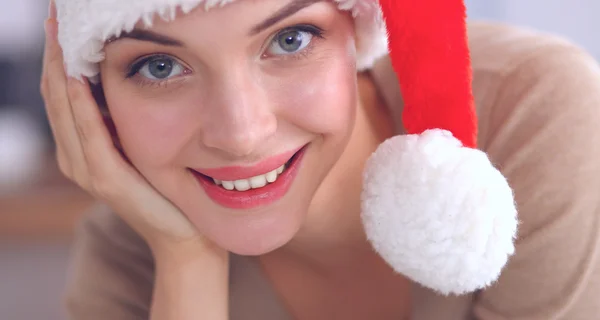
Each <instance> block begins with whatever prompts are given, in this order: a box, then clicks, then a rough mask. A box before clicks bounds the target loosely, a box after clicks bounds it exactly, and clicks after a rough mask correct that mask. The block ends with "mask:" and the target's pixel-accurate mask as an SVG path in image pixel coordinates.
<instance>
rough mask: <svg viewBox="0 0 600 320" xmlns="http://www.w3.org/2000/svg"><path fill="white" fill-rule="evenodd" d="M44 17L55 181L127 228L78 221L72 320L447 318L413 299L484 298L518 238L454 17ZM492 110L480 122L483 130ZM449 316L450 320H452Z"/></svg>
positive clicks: (430, 4) (366, 0) (106, 12)
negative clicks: (59, 174) (58, 172)
mask: <svg viewBox="0 0 600 320" xmlns="http://www.w3.org/2000/svg"><path fill="white" fill-rule="evenodd" d="M431 8H436V9H435V10H432V9H431ZM51 11H52V10H51ZM57 11H58V12H57V13H58V16H57V19H58V24H57V21H56V19H55V17H51V19H49V22H48V23H47V30H48V39H49V41H48V48H47V60H46V65H47V67H46V75H45V77H44V78H43V79H44V80H43V83H42V90H43V92H44V95H45V97H46V101H47V104H48V106H47V108H48V112H49V117H50V120H51V122H52V124H53V129H54V134H55V137H57V144H58V146H59V148H58V150H59V153H58V159H59V162H60V163H61V168H62V170H63V172H64V173H65V174H66V175H67V176H68V177H70V178H71V179H72V180H74V181H76V182H77V183H78V184H79V185H80V186H82V187H83V188H84V189H86V190H88V191H89V192H90V193H92V194H93V195H94V196H95V197H97V198H98V199H99V200H100V201H102V202H103V203H105V204H107V205H108V207H110V210H111V211H112V212H115V213H116V214H117V215H118V216H119V218H117V217H116V216H115V215H114V214H113V213H110V212H109V213H107V212H106V211H103V210H101V211H98V212H94V213H91V214H90V216H89V217H88V218H86V220H85V223H84V225H83V227H82V231H81V233H80V235H79V238H78V242H77V243H78V248H77V249H76V252H75V255H74V262H73V265H74V267H73V272H74V273H73V278H72V279H73V280H72V285H71V286H70V288H71V289H70V291H69V303H70V304H69V306H70V307H69V310H70V312H71V313H72V315H73V317H75V318H86V319H88V318H89V316H90V314H91V313H94V312H100V313H99V314H102V318H107V312H114V314H113V313H110V316H109V317H110V318H111V319H119V317H120V318H122V319H131V318H143V319H146V318H152V319H188V318H189V319H196V318H198V317H201V318H206V319H215V320H218V319H227V318H228V317H229V315H230V316H231V317H232V318H233V319H278V320H279V319H287V318H297V319H311V320H312V319H338V318H340V319H404V318H407V317H409V315H410V314H411V313H412V314H413V315H414V316H415V318H414V319H417V320H421V319H430V318H431V319H439V318H440V317H439V316H437V317H435V316H432V317H430V318H427V316H426V315H424V313H423V310H425V309H426V308H423V307H422V306H423V305H427V303H423V300H422V296H421V295H412V292H411V291H410V288H411V286H410V284H411V282H416V283H419V284H420V286H419V288H420V289H423V287H425V288H427V289H428V290H431V291H434V292H438V293H442V294H449V293H454V294H465V295H466V296H465V297H467V299H468V298H469V297H471V296H469V295H467V294H471V293H473V292H483V293H486V292H490V293H492V294H493V292H494V291H493V289H488V286H489V285H490V284H491V283H493V282H495V281H496V280H497V279H498V278H499V277H500V273H501V272H502V270H503V269H504V267H505V264H506V263H507V261H508V258H509V257H510V256H511V255H513V254H514V252H515V247H514V244H513V240H514V238H515V233H516V226H517V217H516V208H515V203H514V199H513V192H512V190H511V188H510V187H509V186H508V183H507V180H506V179H505V178H504V177H503V175H502V174H501V173H500V171H498V170H497V169H495V168H494V166H493V165H492V161H490V160H489V159H488V156H487V154H485V153H484V152H483V151H480V150H478V149H476V147H481V148H482V149H483V150H485V148H483V147H486V146H487V144H486V143H490V139H492V138H497V137H495V136H492V133H493V132H497V131H498V130H494V129H493V128H492V127H490V126H483V130H482V131H478V130H477V129H478V128H477V126H478V123H479V122H478V121H477V117H476V112H475V111H476V110H475V104H474V98H473V92H472V87H471V83H472V78H471V70H472V69H471V67H472V66H471V65H470V58H471V56H470V52H469V47H468V46H467V41H466V36H467V28H466V24H465V21H464V15H465V7H464V4H463V3H462V1H460V0H453V1H448V0H427V1H425V0H420V1H415V0H402V1H400V0H395V1H394V0H380V1H375V0H358V1H356V0H352V1H351V0H336V1H308V0H287V1H281V0H262V1H250V0H238V1H227V0H221V1H201V0H178V1H171V0H169V1H167V0H129V1H123V0H87V1H82V0H57ZM83 21H85V22H83ZM384 21H385V23H384ZM82 24H83V25H82ZM56 26H58V32H57V30H56ZM386 28H387V29H386ZM57 36H58V40H59V42H60V46H61V48H62V52H61V51H60V50H59V49H58V45H57V43H56V41H55V40H56V37H57ZM388 36H389V39H388ZM496 38H497V37H496V36H490V37H487V39H496ZM500 38H503V37H500ZM388 40H389V49H390V61H387V60H386V58H385V57H384V55H385V53H386V52H387V49H388ZM481 46H483V47H485V44H482V45H481ZM474 48H475V49H477V48H479V47H474ZM500 57H502V55H498V56H495V59H500ZM475 58H476V60H474V61H475V62H476V63H480V62H481V61H489V59H487V58H485V57H482V56H481V55H479V56H476V57H475ZM63 61H64V63H65V66H66V73H67V76H68V79H69V81H65V74H64V68H63ZM493 61H496V60H493ZM506 65H511V66H513V65H514V64H513V63H512V62H506ZM392 66H393V67H392ZM475 66H479V69H476V70H482V69H485V70H488V69H486V68H485V66H481V65H477V64H475ZM394 71H395V73H394ZM507 74H510V72H508V73H504V72H502V71H498V72H497V73H494V74H493V79H494V81H491V80H490V81H489V82H485V83H491V84H494V85H496V86H497V87H498V88H500V87H503V84H504V82H503V81H504V80H502V81H500V80H499V79H498V78H497V77H500V75H502V76H503V77H504V76H506V75H507ZM395 76H397V77H398V78H399V80H400V81H399V84H400V86H398V82H397V79H396V78H394V77H395ZM75 78H79V79H85V80H89V81H90V82H91V84H90V85H88V84H87V81H83V82H79V81H76V80H74V79H75ZM66 82H67V84H65V83H66ZM90 86H91V88H90ZM526 86H527V87H529V84H527V85H526ZM498 88H496V89H497V90H499V89H498ZM90 89H91V90H90ZM479 90H481V89H479ZM92 92H93V93H95V94H96V96H95V97H96V99H93V97H92V94H91V93H92ZM400 92H401V95H400ZM479 92H481V91H479ZM400 96H401V98H400ZM492 96H494V97H496V96H497V95H492ZM380 98H383V100H382V99H380ZM492 100H493V101H494V102H492ZM495 101H496V100H494V99H489V101H487V102H486V101H484V102H485V103H478V108H479V109H478V110H477V112H478V113H483V114H495V113H492V112H491V111H490V110H489V109H490V108H491V107H492V106H493V105H495ZM509 104H510V105H513V104H514V105H517V103H516V102H514V101H512V102H509ZM386 107H390V108H386ZM99 109H101V110H105V111H106V112H105V119H104V120H105V123H103V122H102V120H103V119H102V114H101V112H99ZM496 112H500V111H496ZM490 118H492V117H483V119H484V121H487V120H489V119H490ZM493 119H494V120H497V119H496V118H493ZM494 123H495V122H494ZM104 124H106V126H105V125H104ZM499 127H502V128H513V127H514V126H512V125H507V126H506V127H505V126H499ZM494 128H495V127H494ZM111 134H112V135H111ZM397 134H398V135H397ZM477 137H482V138H483V142H480V143H479V144H478V141H477V139H476V138H477ZM508 140H509V141H512V140H514V139H508ZM490 145H494V144H493V143H490ZM505 146H506V147H507V148H501V149H503V150H504V149H506V150H509V149H511V148H509V146H508V145H505ZM492 150H493V148H492ZM495 155H496V158H495V159H494V163H500V164H501V165H503V166H508V168H509V169H510V168H514V167H511V166H510V164H512V163H511V162H510V161H508V160H507V161H506V162H502V161H500V160H503V159H512V160H514V159H523V157H511V156H508V155H506V154H503V153H496V154H495ZM525 158H528V157H525ZM528 159H529V158H528ZM519 165H520V164H515V166H517V167H519ZM523 170H525V169H523ZM509 172H511V171H510V170H509ZM542 176H543V175H542ZM512 178H513V179H512V181H515V183H517V186H522V185H520V184H519V182H522V181H523V178H520V177H515V176H512ZM534 189H535V188H534ZM525 198H528V197H525ZM533 199H539V198H537V197H534V198H533ZM520 218H523V217H520ZM132 238H135V239H136V240H131V239H132ZM133 242H135V243H134V244H133ZM129 244H130V245H129ZM89 270H98V272H97V274H101V275H102V278H101V279H97V278H92V277H90V276H89ZM510 270H514V269H509V271H510ZM92 273H94V274H96V272H92ZM508 276H510V273H509V274H508ZM131 277H134V278H133V279H132V278H131ZM124 278H127V279H128V280H129V281H122V280H123V279H124ZM504 283H505V282H504ZM500 284H501V285H502V283H500ZM518 289H519V288H513V289H510V290H509V291H511V290H512V291H515V292H516V291H518ZM82 292H85V293H86V294H82ZM502 294H504V295H502ZM502 294H500V295H501V296H510V294H509V293H506V292H503V293H502ZM486 297H488V295H486ZM427 301H436V297H430V298H428V299H427ZM498 301H499V300H497V299H496V300H494V302H498ZM261 305H262V306H264V308H261V307H257V306H261ZM441 305H442V303H440V304H439V306H441ZM454 305H455V306H456V309H455V310H453V311H452V312H449V313H444V316H445V317H446V318H447V319H453V318H454V319H460V318H461V317H462V318H463V319H464V318H466V316H467V315H466V314H467V313H468V312H466V313H461V311H456V310H458V309H461V308H462V307H461V306H462V305H459V304H458V303H456V304H454ZM248 306H252V307H250V308H249V307H248ZM468 306H469V305H468ZM413 307H414V308H413ZM250 309H252V310H250ZM107 310H110V311H107ZM274 310H278V311H274ZM432 310H437V308H436V307H435V306H433V309H432ZM461 310H463V311H464V310H475V311H476V312H478V313H479V314H481V315H482V319H483V317H484V316H483V315H485V312H486V311H489V309H486V308H485V307H482V306H480V305H479V304H477V305H476V304H472V305H470V306H469V307H468V308H465V309H461ZM529 310H531V308H529ZM513 311H514V310H510V308H508V309H505V310H503V312H505V314H509V313H511V312H513ZM260 312H264V313H262V314H261V313H260ZM269 312H271V313H269ZM508 317H510V316H508ZM486 319H491V318H486Z"/></svg>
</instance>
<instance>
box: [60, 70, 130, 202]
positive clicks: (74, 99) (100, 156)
mask: <svg viewBox="0 0 600 320" xmlns="http://www.w3.org/2000/svg"><path fill="white" fill-rule="evenodd" d="M67 88H68V89H67V92H68V96H69V100H70V101H71V110H72V113H73V117H74V122H75V128H76V130H77V132H78V136H79V139H80V141H81V146H82V150H83V156H84V158H85V161H86V163H87V168H88V173H89V175H90V180H91V183H92V184H93V185H94V186H93V189H94V191H95V193H98V194H99V195H100V196H101V197H106V198H110V197H112V196H113V194H114V193H117V194H116V196H118V195H119V194H122V192H120V190H121V188H122V187H123V186H125V185H128V184H129V186H131V181H130V182H128V181H127V180H128V179H129V178H130V177H132V176H135V175H136V174H137V172H136V171H135V170H134V169H133V168H132V167H131V166H130V165H128V164H127V163H126V162H125V161H124V160H123V158H122V157H121V155H120V153H119V151H118V150H117V149H116V147H115V145H114V143H113V138H112V135H111V132H110V131H109V129H108V127H107V126H106V124H105V117H104V116H103V115H102V113H101V111H100V108H99V106H98V104H97V103H96V100H95V99H94V97H93V95H92V91H91V89H90V86H89V83H88V82H87V81H80V80H77V79H74V78H69V79H68V84H67Z"/></svg>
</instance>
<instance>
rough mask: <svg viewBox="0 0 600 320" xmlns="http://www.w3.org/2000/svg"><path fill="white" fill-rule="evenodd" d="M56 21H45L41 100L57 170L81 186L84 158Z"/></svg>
mask: <svg viewBox="0 0 600 320" xmlns="http://www.w3.org/2000/svg"><path fill="white" fill-rule="evenodd" d="M57 32H58V24H57V22H56V20H55V19H52V18H50V19H48V20H47V21H46V47H45V57H44V69H45V74H44V80H43V85H42V86H43V91H44V102H45V105H46V114H47V116H48V120H49V122H50V127H51V129H52V132H53V135H54V139H55V142H56V145H57V151H58V152H60V153H59V154H57V159H58V161H59V166H60V168H61V171H62V172H63V173H64V174H65V175H67V176H68V177H69V178H71V179H73V180H76V181H75V182H77V183H78V184H80V186H82V187H84V186H83V184H85V181H84V180H82V179H81V177H85V176H86V174H85V171H87V169H86V166H85V161H84V158H83V150H82V147H81V141H80V139H79V137H78V134H77V130H76V129H75V122H74V119H73V115H72V112H71V107H70V102H69V98H68V95H67V86H66V76H65V72H64V66H63V58H62V50H61V49H60V45H59V44H58V39H57Z"/></svg>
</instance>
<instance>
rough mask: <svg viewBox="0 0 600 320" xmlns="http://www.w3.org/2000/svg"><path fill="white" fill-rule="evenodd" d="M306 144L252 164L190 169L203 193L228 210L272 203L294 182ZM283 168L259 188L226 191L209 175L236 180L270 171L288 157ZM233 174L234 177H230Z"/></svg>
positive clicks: (285, 192) (251, 207)
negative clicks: (293, 150)
mask: <svg viewBox="0 0 600 320" xmlns="http://www.w3.org/2000/svg"><path fill="white" fill-rule="evenodd" d="M306 149H307V147H306V146H305V147H303V148H300V149H298V150H296V151H295V152H286V153H284V154H281V155H277V156H275V157H272V158H269V159H266V160H265V161H263V162H260V163H258V164H257V165H255V166H252V167H225V168H218V169H210V170H202V171H195V170H191V171H192V173H193V174H194V176H195V177H196V179H197V180H198V182H199V183H200V185H201V186H202V188H203V189H204V191H205V192H206V194H207V195H208V197H209V198H211V199H212V200H213V201H214V202H215V203H217V204H219V205H221V206H223V207H226V208H230V209H253V208H257V207H261V206H266V205H269V204H272V203H274V202H276V201H277V200H279V199H281V198H282V197H283V196H285V195H286V194H287V192H288V191H289V189H290V188H291V186H292V183H293V182H294V179H295V178H296V176H297V174H298V170H299V168H300V164H301V162H302V159H303V157H304V153H305V151H306ZM292 157H293V159H292V161H291V163H290V164H289V166H288V167H287V168H286V169H285V171H284V172H283V173H282V174H280V175H279V176H278V177H277V180H276V181H275V182H273V183H270V184H268V185H266V186H264V187H262V188H258V189H250V190H247V191H237V190H226V189H225V188H223V187H222V186H218V185H216V184H215V183H214V181H213V180H212V178H215V179H218V180H226V181H232V180H238V179H244V178H245V179H247V178H248V177H253V176H257V175H260V174H264V173H265V172H269V171H273V170H275V169H277V168H279V167H281V166H282V165H283V164H285V163H286V162H288V161H289V160H290V158H292ZM233 177H237V179H236V178H233Z"/></svg>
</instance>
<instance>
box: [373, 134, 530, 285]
mask: <svg viewBox="0 0 600 320" xmlns="http://www.w3.org/2000/svg"><path fill="white" fill-rule="evenodd" d="M364 179H365V181H364V183H365V185H364V191H363V194H362V219H363V223H364V227H365V231H366V233H367V237H368V238H369V241H371V243H372V245H373V247H374V249H375V250H376V251H377V252H378V253H379V254H380V255H381V256H382V257H383V259H385V260H386V261H387V263H389V264H390V265H391V266H392V267H393V268H394V270H395V271H397V272H399V273H401V274H403V275H405V276H407V277H409V278H411V279H412V280H413V281H416V282H418V283H420V284H422V285H423V286H425V287H428V288H430V289H433V290H435V291H438V292H440V293H442V294H464V293H468V292H473V291H476V290H479V289H482V288H485V287H487V286H489V285H490V284H492V283H493V282H495V281H496V280H497V278H498V277H499V275H500V273H501V271H502V269H503V268H504V266H505V265H506V263H507V260H508V258H509V257H510V256H511V255H512V254H513V253H514V240H515V237H516V233H517V225H518V220H517V210H516V207H515V202H514V199H513V193H512V190H511V188H510V186H509V185H508V182H507V181H506V179H505V178H504V176H502V174H501V173H500V172H499V171H498V170H497V169H495V168H494V166H493V165H492V164H491V162H490V161H489V159H488V157H487V155H486V154H485V153H483V152H481V151H479V150H476V149H471V148H465V147H463V146H462V144H461V143H460V141H459V140H457V139H456V138H454V137H453V136H452V134H451V133H449V132H447V131H443V130H429V131H426V132H424V133H423V134H421V135H405V136H396V137H393V138H391V139H389V140H387V141H386V142H384V143H383V144H381V145H380V146H379V148H378V149H377V151H376V152H375V153H374V154H373V155H372V157H371V158H370V159H369V161H368V162H367V166H366V170H365V175H364Z"/></svg>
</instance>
